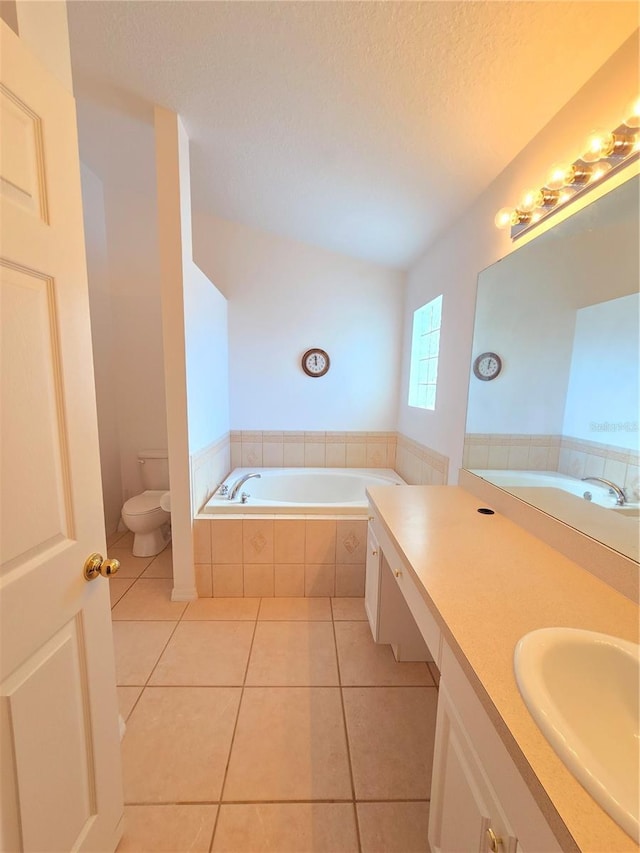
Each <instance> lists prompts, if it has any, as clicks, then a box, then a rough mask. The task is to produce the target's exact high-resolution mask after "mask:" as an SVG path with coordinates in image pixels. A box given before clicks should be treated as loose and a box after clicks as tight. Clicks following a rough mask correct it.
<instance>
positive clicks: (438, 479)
mask: <svg viewBox="0 0 640 853" xmlns="http://www.w3.org/2000/svg"><path fill="white" fill-rule="evenodd" d="M230 442H231V467H232V468H249V467H252V466H253V467H257V468H393V469H394V470H395V471H397V472H398V474H400V476H401V477H402V478H403V480H405V481H406V482H407V483H409V484H411V485H429V484H433V485H442V484H443V483H446V482H447V477H448V469H449V459H448V457H446V456H442V455H441V454H439V453H436V452H435V450H431V449H430V448H428V447H426V446H425V445H422V444H419V443H418V442H416V441H412V440H411V439H409V438H407V437H406V436H404V435H402V434H400V433H396V432H291V431H283V432H260V431H257V432H256V431H232V432H231V434H230ZM202 503H204V501H203V502H202ZM198 506H202V504H198Z"/></svg>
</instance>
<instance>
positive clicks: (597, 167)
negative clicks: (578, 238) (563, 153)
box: [495, 97, 640, 240]
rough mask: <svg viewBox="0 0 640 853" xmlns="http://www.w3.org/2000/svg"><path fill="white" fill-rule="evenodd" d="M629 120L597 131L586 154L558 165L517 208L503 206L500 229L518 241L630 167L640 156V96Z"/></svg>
mask: <svg viewBox="0 0 640 853" xmlns="http://www.w3.org/2000/svg"><path fill="white" fill-rule="evenodd" d="M626 113H627V117H626V118H625V120H624V121H623V123H622V124H621V125H619V126H618V127H616V128H614V129H613V130H612V131H606V130H594V131H592V133H590V134H589V138H588V139H587V142H586V147H585V150H584V152H583V154H582V155H581V156H580V157H578V159H577V160H574V162H573V163H567V164H564V163H556V165H555V166H552V167H551V170H550V172H549V175H548V176H547V181H546V183H545V185H544V186H543V187H540V188H539V189H531V190H527V192H526V193H525V194H524V195H523V196H522V198H521V199H520V201H519V203H518V204H517V205H516V207H503V208H502V209H501V210H499V211H498V213H497V214H496V217H495V223H496V226H497V227H498V228H502V229H506V228H509V229H510V230H511V239H512V240H515V239H516V238H517V237H519V236H520V235H521V234H524V233H525V232H526V231H527V230H528V229H529V228H531V227H532V226H533V225H536V224H537V223H538V222H540V221H541V220H542V219H544V218H545V217H547V216H549V215H550V214H551V213H553V212H554V211H556V210H558V209H559V208H561V207H562V206H563V205H565V204H566V203H567V202H569V201H572V200H573V199H574V198H577V196H579V195H581V194H582V193H583V192H586V191H587V190H588V189H590V188H591V187H592V186H593V185H594V184H595V183H597V182H598V181H601V180H602V179H603V178H605V177H607V176H608V175H611V174H613V173H614V172H616V171H618V170H619V169H620V168H621V167H622V166H626V165H627V164H628V163H629V162H631V160H632V159H635V158H636V157H638V154H639V153H640V134H639V133H638V132H637V131H638V128H640V97H638V98H636V99H635V101H633V102H632V103H631V104H629V106H628V107H627V110H626Z"/></svg>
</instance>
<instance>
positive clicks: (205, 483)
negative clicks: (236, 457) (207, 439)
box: [191, 433, 231, 510]
mask: <svg viewBox="0 0 640 853" xmlns="http://www.w3.org/2000/svg"><path fill="white" fill-rule="evenodd" d="M230 468H231V451H230V440H229V433H226V435H223V436H222V437H221V438H220V439H218V441H214V442H213V443H212V444H209V445H208V446H207V447H204V448H203V449H202V450H199V451H198V452H197V453H194V454H193V455H192V456H191V501H192V503H191V505H192V506H193V508H194V510H196V509H199V508H200V507H201V506H202V505H203V504H205V503H206V502H207V501H208V499H209V498H210V497H211V495H212V494H213V492H214V491H215V489H216V487H217V486H218V484H219V483H221V482H222V481H223V480H224V478H225V477H226V476H227V473H228V472H229V470H230Z"/></svg>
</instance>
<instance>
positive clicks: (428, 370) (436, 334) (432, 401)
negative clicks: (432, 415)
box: [409, 294, 442, 410]
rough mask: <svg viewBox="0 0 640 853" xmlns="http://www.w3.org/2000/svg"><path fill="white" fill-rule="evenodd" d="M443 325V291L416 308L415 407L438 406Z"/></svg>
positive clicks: (412, 389) (412, 393)
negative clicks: (441, 330)
mask: <svg viewBox="0 0 640 853" xmlns="http://www.w3.org/2000/svg"><path fill="white" fill-rule="evenodd" d="M441 325H442V294H440V296H437V297H436V298H435V299H432V300H431V301H430V302H427V303H426V305H423V306H422V307H421V308H418V309H417V310H416V311H414V312H413V333H412V335H411V367H410V372H409V405H410V406H414V407H415V408H419V409H431V410H434V409H435V407H436V390H437V385H438V356H439V354H440V327H441Z"/></svg>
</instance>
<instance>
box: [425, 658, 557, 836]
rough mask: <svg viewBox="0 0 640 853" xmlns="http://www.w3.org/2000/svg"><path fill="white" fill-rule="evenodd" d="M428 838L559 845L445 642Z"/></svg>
mask: <svg viewBox="0 0 640 853" xmlns="http://www.w3.org/2000/svg"><path fill="white" fill-rule="evenodd" d="M494 838H495V841H493V839H494ZM429 844H430V845H431V851H432V853H488V851H493V849H494V848H495V850H496V851H498V853H523V851H524V850H532V851H544V853H561V851H562V847H561V845H560V843H559V842H558V840H557V838H556V837H555V835H554V834H553V833H552V831H551V829H550V827H549V824H548V823H547V821H546V819H545V817H544V815H543V814H542V812H541V811H540V808H539V806H538V804H537V803H536V801H535V799H534V797H533V794H532V793H531V791H530V790H529V788H528V787H527V785H526V783H525V782H524V780H523V778H522V776H521V775H520V772H519V770H518V768H517V767H516V765H515V763H514V761H513V759H512V758H511V756H510V755H509V753H508V752H507V749H506V747H505V745H504V744H503V742H502V740H501V739H500V736H499V735H498V733H497V731H496V729H495V727H494V725H493V723H492V722H491V720H490V718H489V715H488V714H487V712H486V710H485V708H484V707H483V706H482V704H481V702H480V700H479V699H478V696H477V695H476V693H475V691H474V690H473V688H472V686H471V684H470V683H469V680H468V678H467V676H466V675H465V673H464V671H463V670H462V667H461V666H460V664H459V663H458V661H457V659H456V658H455V655H454V654H453V652H452V651H451V649H450V648H449V646H448V644H447V643H443V646H442V670H441V679H440V690H439V695H438V718H437V723H436V743H435V751H434V760H433V774H432V778H431V807H430V810H429ZM492 844H493V845H494V846H493V847H492Z"/></svg>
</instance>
